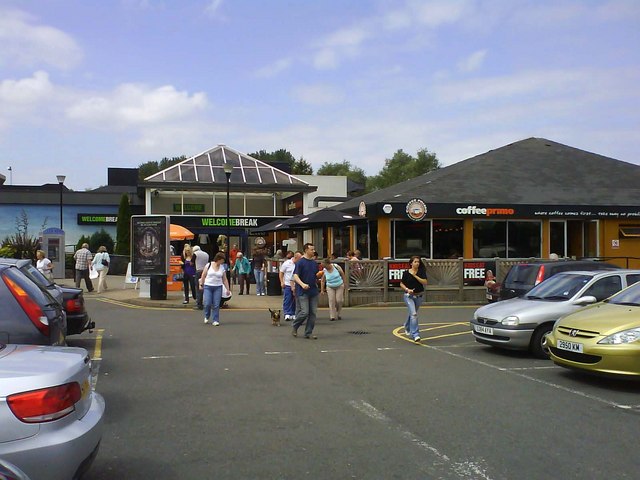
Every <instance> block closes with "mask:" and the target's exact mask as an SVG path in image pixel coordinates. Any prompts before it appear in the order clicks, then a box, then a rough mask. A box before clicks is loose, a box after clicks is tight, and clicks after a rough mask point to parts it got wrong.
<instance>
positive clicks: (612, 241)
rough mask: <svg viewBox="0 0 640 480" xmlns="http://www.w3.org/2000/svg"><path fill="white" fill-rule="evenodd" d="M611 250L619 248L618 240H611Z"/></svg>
mask: <svg viewBox="0 0 640 480" xmlns="http://www.w3.org/2000/svg"><path fill="white" fill-rule="evenodd" d="M611 248H620V240H618V239H617V238H616V239H614V240H611Z"/></svg>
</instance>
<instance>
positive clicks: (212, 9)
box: [204, 0, 223, 17]
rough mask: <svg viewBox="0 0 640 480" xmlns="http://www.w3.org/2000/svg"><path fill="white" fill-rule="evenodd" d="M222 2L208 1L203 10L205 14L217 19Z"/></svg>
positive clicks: (217, 0) (218, 0)
mask: <svg viewBox="0 0 640 480" xmlns="http://www.w3.org/2000/svg"><path fill="white" fill-rule="evenodd" d="M222 2H223V0H210V2H209V4H208V5H207V6H206V8H205V9H204V11H205V13H206V14H207V15H208V16H210V17H218V16H219V15H220V12H219V10H220V7H222Z"/></svg>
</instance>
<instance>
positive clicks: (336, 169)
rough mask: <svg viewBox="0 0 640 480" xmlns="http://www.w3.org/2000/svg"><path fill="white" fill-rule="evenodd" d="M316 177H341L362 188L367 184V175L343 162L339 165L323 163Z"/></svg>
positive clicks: (349, 163)
mask: <svg viewBox="0 0 640 480" xmlns="http://www.w3.org/2000/svg"><path fill="white" fill-rule="evenodd" d="M317 174H318V175H343V176H346V177H347V178H349V180H352V181H354V182H356V183H358V184H360V185H362V186H363V187H364V186H365V185H366V184H367V174H366V173H365V172H364V170H362V169H361V168H359V167H354V166H353V165H351V162H348V161H347V160H343V161H342V162H340V163H329V162H324V163H323V164H322V166H321V167H320V168H319V169H318V172H317Z"/></svg>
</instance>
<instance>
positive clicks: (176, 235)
mask: <svg viewBox="0 0 640 480" xmlns="http://www.w3.org/2000/svg"><path fill="white" fill-rule="evenodd" d="M193 237H195V235H194V234H193V232H192V231H191V230H189V229H188V228H185V227H183V226H182V225H175V224H173V223H172V224H171V225H169V239H170V240H171V241H174V240H193Z"/></svg>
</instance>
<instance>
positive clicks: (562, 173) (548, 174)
mask: <svg viewBox="0 0 640 480" xmlns="http://www.w3.org/2000/svg"><path fill="white" fill-rule="evenodd" d="M412 198H420V199H422V200H423V201H424V202H426V203H460V204H470V203H473V202H476V203H477V202H485V203H496V204H514V205H517V204H523V205H524V204H526V205H603V206H605V205H610V206H621V205H632V206H635V205H640V166H638V165H634V164H631V163H627V162H622V161H620V160H615V159H613V158H609V157H605V156H602V155H598V154H595V153H591V152H586V151H584V150H579V149H577V148H573V147H569V146H567V145H563V144H561V143H556V142H553V141H551V140H546V139H544V138H528V139H526V140H521V141H519V142H515V143H512V144H509V145H506V146H504V147H500V148H498V149H495V150H490V151H488V152H486V153H483V154H481V155H477V156H475V157H472V158H469V159H467V160H463V161H461V162H458V163H455V164H453V165H450V166H448V167H444V168H441V169H438V170H434V171H431V172H429V173H426V174H424V175H421V176H419V177H416V178H412V179H410V180H407V181H405V182H401V183H398V184H396V185H392V186H391V187H387V188H385V189H382V190H378V191H375V192H372V193H369V194H367V195H363V196H361V197H358V198H355V199H352V200H349V201H347V202H344V203H342V204H340V205H337V206H335V207H334V208H337V209H340V210H350V209H353V208H357V207H358V204H359V203H360V202H362V201H364V202H365V203H367V204H372V203H394V202H402V203H406V202H408V201H409V200H410V199H412Z"/></svg>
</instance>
